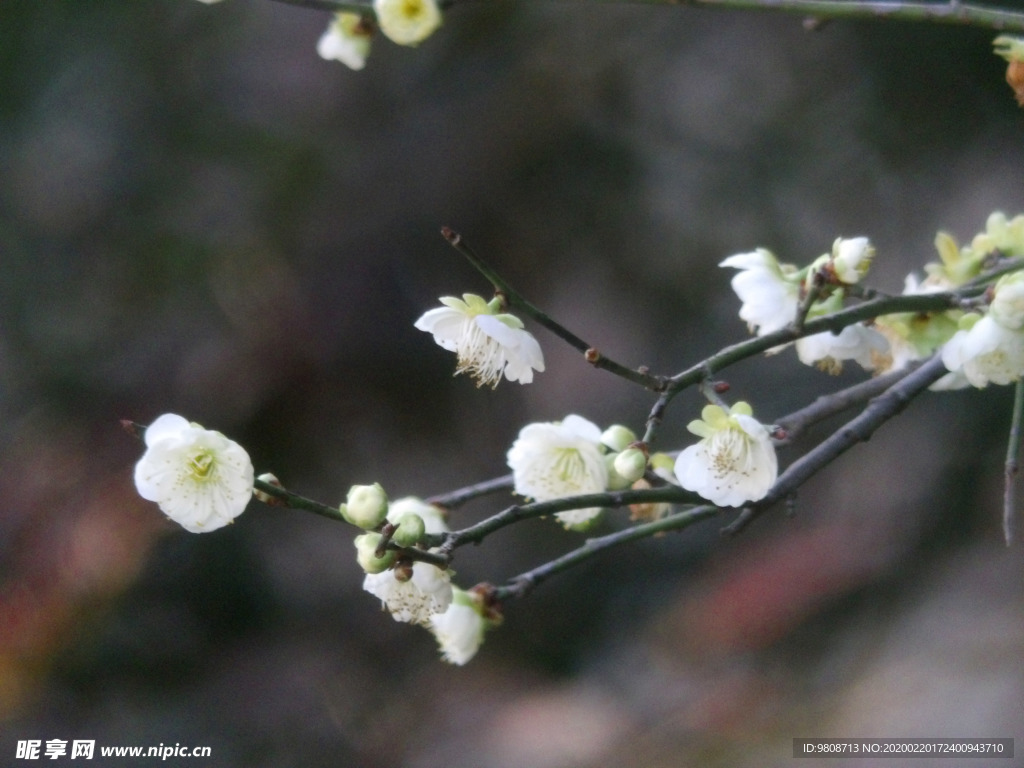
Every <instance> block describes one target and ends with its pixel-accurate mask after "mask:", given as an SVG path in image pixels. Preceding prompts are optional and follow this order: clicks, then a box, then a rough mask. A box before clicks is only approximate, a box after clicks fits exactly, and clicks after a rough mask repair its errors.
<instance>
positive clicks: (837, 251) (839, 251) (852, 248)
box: [831, 237, 875, 285]
mask: <svg viewBox="0 0 1024 768" xmlns="http://www.w3.org/2000/svg"><path fill="white" fill-rule="evenodd" d="M874 257H875V247H874V246H873V245H871V241H870V240H868V239H867V238H866V237H850V238H843V237H839V238H836V241H835V243H833V245H832V258H831V264H832V269H833V270H835V273H836V277H837V278H839V281H840V282H842V283H846V284H847V285H853V284H855V283H859V282H860V281H861V279H862V278H863V277H864V276H865V275H866V274H867V272H868V267H870V266H871V260H872V259H874Z"/></svg>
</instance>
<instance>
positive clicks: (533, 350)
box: [415, 293, 544, 388]
mask: <svg viewBox="0 0 1024 768" xmlns="http://www.w3.org/2000/svg"><path fill="white" fill-rule="evenodd" d="M441 303H442V304H444V307H439V308H437V309H431V310H429V311H427V312H426V313H424V315H423V316H422V317H420V319H419V320H417V321H416V323H415V326H416V328H418V329H419V330H421V331H426V332H427V333H432V334H433V335H434V341H435V342H437V344H438V345H439V346H441V347H442V348H444V349H447V350H448V351H449V352H455V353H456V354H457V355H458V356H459V362H458V367H457V368H456V369H455V374H456V375H458V374H460V373H468V374H469V375H470V376H472V377H473V378H474V379H476V382H477V386H484V385H489V386H490V387H492V388H493V387H496V386H498V382H499V381H501V377H502V374H504V376H505V378H506V379H508V380H509V381H518V382H519V383H520V384H529V383H530V382H531V381H533V372H534V371H538V372H541V371H543V370H544V354H543V353H542V352H541V349H540V345H539V344H538V343H537V340H536V339H535V338H533V336H532V335H531V334H530V332H529V331H526V330H523V323H522V321H521V320H520V319H519V318H518V317H516V316H515V315H510V314H508V313H506V312H498V309H499V303H498V302H497V301H493V302H490V303H488V302H486V301H484V299H483V298H481V297H480V296H477V295H475V294H472V293H467V294H464V295H463V297H462V299H456V298H454V297H451V296H446V297H444V298H442V299H441Z"/></svg>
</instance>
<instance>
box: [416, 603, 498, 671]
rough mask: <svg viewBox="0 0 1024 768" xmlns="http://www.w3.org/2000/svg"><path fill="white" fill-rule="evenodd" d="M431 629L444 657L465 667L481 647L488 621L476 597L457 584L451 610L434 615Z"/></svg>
mask: <svg viewBox="0 0 1024 768" xmlns="http://www.w3.org/2000/svg"><path fill="white" fill-rule="evenodd" d="M429 629H430V631H431V633H433V635H434V637H435V638H436V639H437V643H438V646H440V650H441V656H442V658H443V659H444V660H445V661H447V662H448V663H449V664H457V665H459V666H462V665H463V664H465V663H466V662H467V661H469V660H470V659H472V658H473V657H474V656H475V655H476V652H477V651H478V650H479V649H480V645H481V644H482V643H483V641H484V632H485V631H486V629H487V620H486V619H485V618H484V617H483V616H482V615H481V614H480V610H479V608H478V606H477V602H476V600H474V599H473V596H472V595H471V594H469V593H468V592H465V591H464V590H461V589H459V588H458V587H454V588H453V590H452V602H451V604H450V605H449V606H448V610H447V611H445V612H444V613H435V614H434V615H433V616H431V617H430V624H429Z"/></svg>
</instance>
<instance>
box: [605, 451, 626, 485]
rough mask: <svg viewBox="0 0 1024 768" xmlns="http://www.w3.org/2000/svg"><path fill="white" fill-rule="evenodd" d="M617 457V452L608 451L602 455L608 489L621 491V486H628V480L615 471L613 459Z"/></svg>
mask: <svg viewBox="0 0 1024 768" xmlns="http://www.w3.org/2000/svg"><path fill="white" fill-rule="evenodd" d="M618 457H619V454H617V453H609V454H606V455H605V457H604V463H605V464H606V465H607V467H608V490H609V491H621V490H622V489H623V488H629V484H630V481H629V480H627V479H626V478H624V477H623V476H622V475H620V474H619V473H618V472H617V471H615V459H617V458H618Z"/></svg>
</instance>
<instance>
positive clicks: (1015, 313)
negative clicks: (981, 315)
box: [988, 271, 1024, 331]
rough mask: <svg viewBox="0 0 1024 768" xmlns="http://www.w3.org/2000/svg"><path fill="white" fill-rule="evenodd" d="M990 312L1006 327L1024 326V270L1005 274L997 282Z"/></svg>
mask: <svg viewBox="0 0 1024 768" xmlns="http://www.w3.org/2000/svg"><path fill="white" fill-rule="evenodd" d="M988 313H989V315H990V316H991V317H992V319H993V320H995V321H996V322H997V323H999V324H1000V325H1001V326H1003V327H1004V328H1009V329H1010V330H1013V331H1019V330H1020V329H1021V328H1024V271H1020V272H1011V273H1010V274H1008V275H1003V276H1002V277H1001V278H999V280H998V281H997V282H996V284H995V288H994V289H993V295H992V303H991V304H989V307H988Z"/></svg>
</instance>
